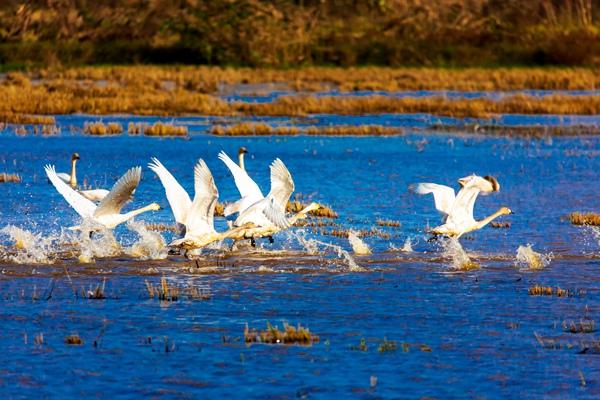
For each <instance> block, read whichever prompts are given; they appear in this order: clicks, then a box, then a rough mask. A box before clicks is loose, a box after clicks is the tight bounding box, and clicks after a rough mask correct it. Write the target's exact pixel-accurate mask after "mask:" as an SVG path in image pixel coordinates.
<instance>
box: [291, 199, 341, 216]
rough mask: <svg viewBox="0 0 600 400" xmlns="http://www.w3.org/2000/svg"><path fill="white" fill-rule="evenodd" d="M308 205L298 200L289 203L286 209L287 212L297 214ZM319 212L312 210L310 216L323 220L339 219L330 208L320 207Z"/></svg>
mask: <svg viewBox="0 0 600 400" xmlns="http://www.w3.org/2000/svg"><path fill="white" fill-rule="evenodd" d="M306 206H307V204H303V203H301V202H300V201H298V200H293V201H288V202H287V204H286V207H285V211H286V212H289V213H297V212H300V211H301V210H302V209H303V208H305V207H306ZM320 206H321V207H319V208H318V209H317V210H312V211H310V212H309V213H308V214H309V215H313V216H315V217H322V218H337V217H338V215H337V213H336V212H335V211H333V210H332V209H331V208H330V207H328V206H324V205H322V204H321V205H320Z"/></svg>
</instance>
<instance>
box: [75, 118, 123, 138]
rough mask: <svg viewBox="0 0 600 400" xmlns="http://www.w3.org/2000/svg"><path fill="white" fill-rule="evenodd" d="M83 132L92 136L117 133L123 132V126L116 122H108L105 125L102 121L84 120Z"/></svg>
mask: <svg viewBox="0 0 600 400" xmlns="http://www.w3.org/2000/svg"><path fill="white" fill-rule="evenodd" d="M83 133H85V134H87V135H94V136H105V135H119V134H121V133H123V126H121V124H119V123H118V122H109V123H107V124H106V125H105V124H104V123H103V122H102V121H98V122H91V123H90V122H86V123H85V124H84V126H83Z"/></svg>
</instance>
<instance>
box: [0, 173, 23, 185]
mask: <svg viewBox="0 0 600 400" xmlns="http://www.w3.org/2000/svg"><path fill="white" fill-rule="evenodd" d="M20 182H21V175H18V174H10V173H7V172H3V173H1V174H0V183H20Z"/></svg>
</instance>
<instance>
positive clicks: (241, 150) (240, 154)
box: [238, 147, 248, 171]
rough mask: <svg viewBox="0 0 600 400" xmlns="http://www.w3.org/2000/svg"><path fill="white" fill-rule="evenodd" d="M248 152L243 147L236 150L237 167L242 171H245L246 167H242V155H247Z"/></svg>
mask: <svg viewBox="0 0 600 400" xmlns="http://www.w3.org/2000/svg"><path fill="white" fill-rule="evenodd" d="M247 153H248V150H246V148H245V147H240V148H239V149H238V165H239V166H240V168H241V169H242V170H244V171H245V170H246V166H245V165H244V154H247Z"/></svg>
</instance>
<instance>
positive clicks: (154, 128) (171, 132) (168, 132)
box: [143, 122, 188, 136]
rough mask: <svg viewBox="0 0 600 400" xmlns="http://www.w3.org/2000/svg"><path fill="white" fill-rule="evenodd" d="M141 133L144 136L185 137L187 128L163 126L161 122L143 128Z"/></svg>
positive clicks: (170, 125)
mask: <svg viewBox="0 0 600 400" xmlns="http://www.w3.org/2000/svg"><path fill="white" fill-rule="evenodd" d="M143 131H144V135H146V136H186V135H187V133H188V131H187V127H185V126H177V125H174V124H163V123H162V122H157V123H155V124H154V125H150V126H145V127H144V129H143Z"/></svg>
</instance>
